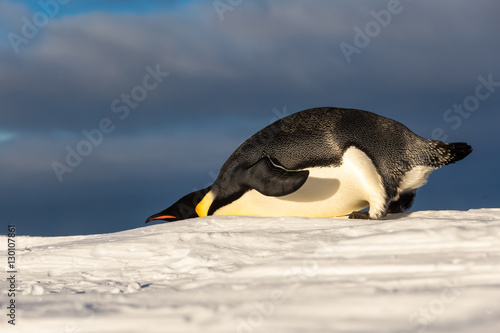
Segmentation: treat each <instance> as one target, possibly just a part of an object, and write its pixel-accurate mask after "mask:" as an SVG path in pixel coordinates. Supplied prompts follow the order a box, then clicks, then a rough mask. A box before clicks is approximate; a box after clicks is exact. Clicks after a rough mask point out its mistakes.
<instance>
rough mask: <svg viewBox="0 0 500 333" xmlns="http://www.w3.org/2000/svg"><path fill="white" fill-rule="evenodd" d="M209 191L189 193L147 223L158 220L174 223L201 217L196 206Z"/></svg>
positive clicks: (206, 189)
mask: <svg viewBox="0 0 500 333" xmlns="http://www.w3.org/2000/svg"><path fill="white" fill-rule="evenodd" d="M208 191H210V187H207V188H205V189H203V190H199V191H194V192H192V193H189V194H188V195H186V196H184V197H182V198H181V199H179V200H178V201H177V202H176V203H174V204H173V205H172V206H170V207H168V208H167V209H165V210H162V211H161V212H159V213H156V214H154V215H151V216H150V217H148V219H147V220H146V223H148V222H151V221H157V220H164V221H167V222H173V221H179V220H184V219H190V218H194V217H199V215H198V214H197V212H196V206H197V205H198V204H199V203H200V201H201V200H202V199H203V197H204V196H205V194H207V192H208Z"/></svg>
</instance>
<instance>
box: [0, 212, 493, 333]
mask: <svg viewBox="0 0 500 333" xmlns="http://www.w3.org/2000/svg"><path fill="white" fill-rule="evenodd" d="M499 215H500V209H479V210H471V211H467V212H459V211H422V212H416V213H412V214H396V215H392V216H390V217H389V218H388V219H386V220H381V221H364V220H348V219H345V218H335V219H312V218H288V217H287V218H260V217H235V216H224V217H220V216H219V217H206V218H200V219H192V220H185V221H180V222H175V223H166V224H157V225H151V226H145V227H141V228H137V229H134V230H128V231H123V232H117V233H113V234H102V235H90V236H71V237H27V236H19V237H16V240H17V248H18V251H17V261H18V263H19V268H18V274H17V279H18V282H19V284H18V286H17V289H18V296H17V297H16V303H17V304H18V307H19V309H18V312H17V318H16V326H15V327H13V326H12V325H9V324H7V320H8V317H6V313H7V309H6V306H7V304H8V303H7V302H8V297H7V289H8V286H7V282H6V279H4V278H2V280H1V285H0V290H1V295H0V303H1V308H2V312H1V318H2V319H1V322H0V331H1V332H120V333H124V332H134V333H136V332H301V333H303V332H399V333H403V332H495V333H496V332H500V217H499ZM0 240H1V243H0V244H2V245H1V246H2V247H1V249H2V251H1V252H0V254H1V262H2V265H4V266H6V262H7V260H6V258H5V257H6V251H5V249H6V248H7V245H6V243H7V237H6V236H0ZM4 263H5V264H4Z"/></svg>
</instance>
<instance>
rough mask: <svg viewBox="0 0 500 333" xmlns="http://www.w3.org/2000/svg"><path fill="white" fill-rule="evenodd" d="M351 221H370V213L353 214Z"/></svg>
mask: <svg viewBox="0 0 500 333" xmlns="http://www.w3.org/2000/svg"><path fill="white" fill-rule="evenodd" d="M349 218H350V219H357V220H369V219H370V214H369V213H368V212H352V213H351V214H350V215H349Z"/></svg>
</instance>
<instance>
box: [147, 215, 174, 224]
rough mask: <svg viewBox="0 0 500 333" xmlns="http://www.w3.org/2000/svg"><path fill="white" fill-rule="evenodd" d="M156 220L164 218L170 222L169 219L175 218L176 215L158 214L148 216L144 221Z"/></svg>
mask: <svg viewBox="0 0 500 333" xmlns="http://www.w3.org/2000/svg"><path fill="white" fill-rule="evenodd" d="M156 220H165V221H168V222H171V221H175V220H177V217H175V216H173V215H159V216H157V215H153V216H150V217H148V219H147V220H146V223H148V222H151V221H156Z"/></svg>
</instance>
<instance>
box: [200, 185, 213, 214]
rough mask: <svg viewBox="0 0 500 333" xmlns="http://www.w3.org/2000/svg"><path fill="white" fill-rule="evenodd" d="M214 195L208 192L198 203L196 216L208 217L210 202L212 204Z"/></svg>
mask: <svg viewBox="0 0 500 333" xmlns="http://www.w3.org/2000/svg"><path fill="white" fill-rule="evenodd" d="M214 199H215V195H214V193H213V192H212V190H210V191H209V192H208V193H207V194H205V196H204V197H203V199H202V200H201V201H200V203H199V204H198V205H196V208H195V210H196V214H198V216H199V217H203V216H207V215H208V210H209V209H210V206H211V205H212V202H214Z"/></svg>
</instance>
